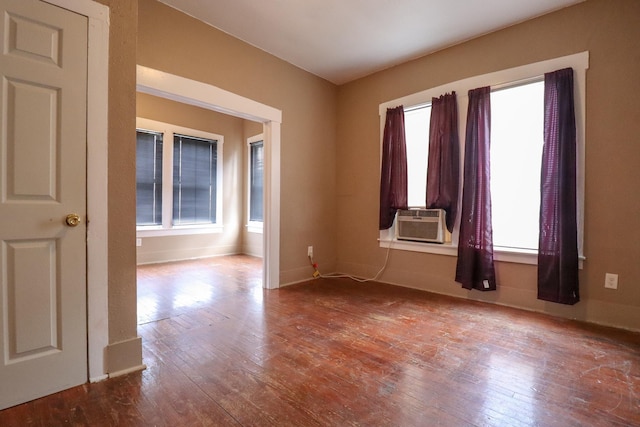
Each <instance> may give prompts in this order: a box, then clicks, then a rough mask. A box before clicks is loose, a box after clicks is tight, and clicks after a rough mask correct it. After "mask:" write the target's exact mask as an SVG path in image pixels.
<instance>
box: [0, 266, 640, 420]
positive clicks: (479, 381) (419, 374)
mask: <svg viewBox="0 0 640 427" xmlns="http://www.w3.org/2000/svg"><path fill="white" fill-rule="evenodd" d="M261 275H262V273H261V260H259V259H257V258H253V257H248V256H229V257H219V258H212V259H205V260H198V261H189V262H180V263H170V264H160V265H151V266H141V267H139V270H138V321H139V327H138V333H139V335H140V336H142V338H143V356H144V362H145V364H146V365H147V369H146V370H145V371H143V372H138V373H133V374H129V375H126V376H123V377H119V378H114V379H110V380H107V381H104V382H101V383H97V384H85V385H83V386H80V387H75V388H73V389H70V390H66V391H64V392H61V393H56V394H54V395H51V396H48V397H45V398H43V399H38V400H35V401H33V402H28V403H25V404H23V405H18V406H15V407H13V408H9V409H6V410H4V411H0V426H3V427H4V426H20V427H22V426H58V425H77V426H85V425H86V426H435V425H442V426H456V427H458V426H640V334H638V333H633V332H629V331H622V330H618V329H613V328H606V327H601V326H596V325H591V324H585V323H580V322H575V321H570V320H566V319H559V318H553V317H550V316H546V315H542V314H536V313H530V312H524V311H521V310H516V309H511V308H506V307H500V306H496V305H491V304H484V303H480V302H474V301H466V300H460V299H455V298H450V297H445V296H440V295H434V294H429V293H426V292H420V291H416V290H411V289H406V288H399V287H394V286H390V285H384V284H380V283H366V284H362V283H355V282H352V281H349V280H346V279H331V280H330V279H318V280H312V281H310V282H308V283H301V284H297V285H293V286H290V287H285V288H281V289H275V290H264V289H262V288H261V286H260V282H261Z"/></svg>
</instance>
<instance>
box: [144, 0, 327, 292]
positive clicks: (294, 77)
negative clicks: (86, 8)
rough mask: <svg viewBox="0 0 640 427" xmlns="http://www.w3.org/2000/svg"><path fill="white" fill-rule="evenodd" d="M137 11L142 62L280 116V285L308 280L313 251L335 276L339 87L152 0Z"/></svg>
mask: <svg viewBox="0 0 640 427" xmlns="http://www.w3.org/2000/svg"><path fill="white" fill-rule="evenodd" d="M139 8H140V9H139V22H138V25H139V31H138V56H137V61H138V64H140V65H143V66H146V67H150V68H154V69H159V70H162V71H165V72H168V73H171V74H176V75H180V76H183V77H186V78H189V79H193V80H197V81H201V82H204V83H209V84H212V85H214V86H217V87H219V88H222V89H225V90H228V91H230V92H233V93H235V94H238V95H241V96H244V97H247V98H250V99H253V100H255V101H258V102H261V103H263V104H266V105H269V106H271V107H274V108H277V109H279V110H281V111H282V129H281V130H282V135H281V173H280V178H281V189H280V194H281V218H280V282H281V283H283V284H285V283H290V282H294V281H298V280H303V279H305V278H309V277H310V273H311V271H310V267H309V265H308V261H307V246H308V245H314V247H315V253H316V254H317V256H319V257H320V259H322V260H323V261H321V263H322V264H323V265H324V266H325V267H326V269H327V270H328V271H331V270H333V269H334V267H335V259H336V248H335V233H334V231H333V223H334V222H335V220H336V211H335V188H336V187H335V177H336V166H335V165H336V141H335V129H336V117H335V111H336V108H335V107H336V102H337V92H338V91H337V88H336V87H335V86H334V85H333V84H331V83H329V82H327V81H325V80H323V79H320V78H318V77H316V76H313V75H311V74H309V73H307V72H305V71H302V70H300V69H298V68H296V67H294V66H292V65H290V64H288V63H287V62H284V61H282V60H279V59H277V58H275V57H274V56H272V55H269V54H267V53H265V52H264V51H261V50H259V49H256V48H254V47H252V46H249V45H248V44H246V43H243V42H241V41H240V40H238V39H235V38H233V37H231V36H229V35H227V34H225V33H223V32H221V31H218V30H216V29H214V28H213V27H210V26H208V25H205V24H203V23H202V22H199V21H197V20H195V19H193V18H191V17H189V16H187V15H185V14H182V13H180V12H178V11H176V10H174V9H171V8H169V7H167V6H165V5H163V4H162V3H159V2H157V1H155V0H140V1H139ZM321 266H322V265H321Z"/></svg>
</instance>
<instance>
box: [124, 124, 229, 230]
mask: <svg viewBox="0 0 640 427" xmlns="http://www.w3.org/2000/svg"><path fill="white" fill-rule="evenodd" d="M137 126H138V131H137V146H136V180H137V182H136V186H137V195H136V196H137V200H136V223H137V228H138V233H142V235H146V236H152V235H165V234H185V233H188V234H191V233H206V232H216V231H220V229H221V225H222V224H221V223H222V167H221V165H222V161H221V159H222V145H223V137H222V136H221V135H216V134H211V133H208V132H203V131H199V130H195V129H188V128H183V127H179V126H175V125H171V124H168V123H162V122H157V121H154V120H147V119H142V118H138V119H137Z"/></svg>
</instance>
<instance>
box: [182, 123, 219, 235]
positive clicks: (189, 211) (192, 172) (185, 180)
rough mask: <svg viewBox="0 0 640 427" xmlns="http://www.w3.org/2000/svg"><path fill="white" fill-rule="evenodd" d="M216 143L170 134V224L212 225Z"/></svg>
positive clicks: (215, 188)
mask: <svg viewBox="0 0 640 427" xmlns="http://www.w3.org/2000/svg"><path fill="white" fill-rule="evenodd" d="M217 142H218V141H216V140H211V139H201V138H194V137H190V136H187V135H174V136H173V223H174V224H215V222H216V191H217V187H216V175H217V172H216V170H217V165H218V151H217Z"/></svg>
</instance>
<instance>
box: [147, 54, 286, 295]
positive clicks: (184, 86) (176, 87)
mask: <svg viewBox="0 0 640 427" xmlns="http://www.w3.org/2000/svg"><path fill="white" fill-rule="evenodd" d="M137 75H138V76H137V90H138V92H142V93H147V94H149V95H154V96H159V97H162V98H167V99H170V100H173V101H177V102H182V103H184V104H190V105H195V106H197V107H201V108H206V109H208V110H213V111H217V112H220V113H224V114H229V115H232V116H235V117H240V118H243V119H248V120H253V121H257V122H262V124H263V128H264V141H265V144H264V224H263V225H264V233H263V243H262V245H263V260H264V263H263V264H264V268H263V276H262V277H263V281H262V286H263V288H266V289H275V288H278V287H279V286H280V125H281V123H282V111H280V110H278V109H275V108H273V107H270V106H268V105H265V104H261V103H259V102H256V101H254V100H252V99H249V98H245V97H243V96H240V95H236V94H235V93H232V92H229V91H226V90H224V89H220V88H218V87H216V86H213V85H210V84H207V83H202V82H199V81H196V80H191V79H187V78H184V77H180V76H176V75H174V74H169V73H165V72H163V71H159V70H154V69H152V68H147V67H143V66H141V65H138V66H137Z"/></svg>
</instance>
